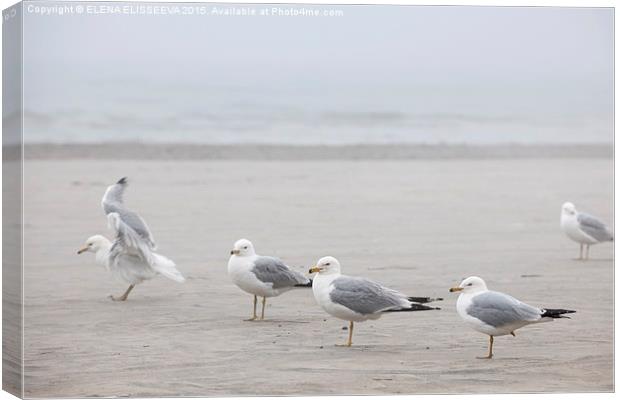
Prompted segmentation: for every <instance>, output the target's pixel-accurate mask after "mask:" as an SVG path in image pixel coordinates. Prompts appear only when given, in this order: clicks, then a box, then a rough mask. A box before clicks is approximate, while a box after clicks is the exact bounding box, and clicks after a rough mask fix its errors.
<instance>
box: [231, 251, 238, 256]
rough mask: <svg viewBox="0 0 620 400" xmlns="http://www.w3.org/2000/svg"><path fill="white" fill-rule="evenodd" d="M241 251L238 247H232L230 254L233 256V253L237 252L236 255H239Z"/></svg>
mask: <svg viewBox="0 0 620 400" xmlns="http://www.w3.org/2000/svg"><path fill="white" fill-rule="evenodd" d="M239 253H240V251H239V250H236V249H232V250H231V251H230V255H231V256H232V255H233V254H235V255H239Z"/></svg>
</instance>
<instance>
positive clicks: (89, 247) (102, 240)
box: [77, 235, 110, 254]
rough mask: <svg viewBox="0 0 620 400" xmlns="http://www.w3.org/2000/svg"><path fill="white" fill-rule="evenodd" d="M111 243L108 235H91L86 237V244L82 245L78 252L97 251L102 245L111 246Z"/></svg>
mask: <svg viewBox="0 0 620 400" xmlns="http://www.w3.org/2000/svg"><path fill="white" fill-rule="evenodd" d="M109 245H110V241H109V240H108V239H107V238H106V237H104V236H101V235H95V236H91V237H89V238H88V239H86V243H84V246H82V247H81V248H80V249H79V250H78V252H77V253H78V254H82V253H84V252H85V251H89V252H91V253H96V252H97V251H99V249H101V248H102V247H104V246H109Z"/></svg>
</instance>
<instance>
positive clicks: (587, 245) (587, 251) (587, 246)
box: [586, 244, 590, 260]
mask: <svg viewBox="0 0 620 400" xmlns="http://www.w3.org/2000/svg"><path fill="white" fill-rule="evenodd" d="M589 258H590V245H589V244H586V260H587V259H589Z"/></svg>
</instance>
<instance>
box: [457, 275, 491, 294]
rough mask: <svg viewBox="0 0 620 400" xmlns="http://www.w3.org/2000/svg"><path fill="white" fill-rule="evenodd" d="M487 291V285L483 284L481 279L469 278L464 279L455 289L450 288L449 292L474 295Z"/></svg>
mask: <svg viewBox="0 0 620 400" xmlns="http://www.w3.org/2000/svg"><path fill="white" fill-rule="evenodd" d="M484 290H487V284H486V283H484V280H482V278H478V277H477V276H470V277H469V278H467V279H464V280H463V282H461V284H460V285H458V286H457V287H453V288H450V291H451V292H463V293H476V292H482V291H484Z"/></svg>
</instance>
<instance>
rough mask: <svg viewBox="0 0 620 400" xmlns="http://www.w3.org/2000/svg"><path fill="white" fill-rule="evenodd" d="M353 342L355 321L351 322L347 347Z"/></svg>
mask: <svg viewBox="0 0 620 400" xmlns="http://www.w3.org/2000/svg"><path fill="white" fill-rule="evenodd" d="M352 344H353V321H351V322H350V324H349V340H348V341H347V347H351V345H352Z"/></svg>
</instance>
